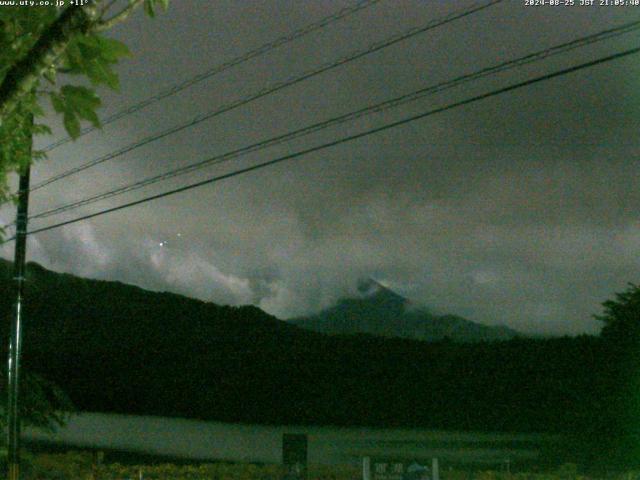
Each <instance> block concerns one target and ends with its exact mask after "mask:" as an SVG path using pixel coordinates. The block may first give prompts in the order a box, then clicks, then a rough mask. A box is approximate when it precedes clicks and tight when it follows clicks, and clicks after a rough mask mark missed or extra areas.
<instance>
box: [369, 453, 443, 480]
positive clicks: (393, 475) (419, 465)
mask: <svg viewBox="0 0 640 480" xmlns="http://www.w3.org/2000/svg"><path fill="white" fill-rule="evenodd" d="M362 478H363V480H439V469H438V459H437V458H434V459H432V460H431V461H428V460H427V461H425V460H415V459H414V460H407V459H399V458H395V459H394V458H371V457H364V459H363V463H362Z"/></svg>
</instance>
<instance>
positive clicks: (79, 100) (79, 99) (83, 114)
mask: <svg viewBox="0 0 640 480" xmlns="http://www.w3.org/2000/svg"><path fill="white" fill-rule="evenodd" d="M60 92H61V93H62V94H63V96H64V99H65V101H66V107H67V110H72V111H73V112H74V113H75V114H77V115H78V116H79V117H80V118H84V119H85V120H89V121H90V122H91V123H92V124H93V125H94V126H95V127H99V126H100V120H99V119H98V116H97V115H96V112H95V110H96V108H98V107H99V106H100V105H101V103H102V102H101V101H100V98H98V96H97V95H96V93H95V92H94V91H93V90H91V89H89V88H86V87H78V86H74V85H65V86H64V87H62V88H61V89H60Z"/></svg>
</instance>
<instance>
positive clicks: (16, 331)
mask: <svg viewBox="0 0 640 480" xmlns="http://www.w3.org/2000/svg"><path fill="white" fill-rule="evenodd" d="M32 122H33V118H32ZM28 153H29V157H31V146H29V152H28ZM29 161H31V158H29ZM30 173H31V169H30V167H29V164H27V166H26V167H24V169H23V170H22V171H21V172H20V186H19V190H18V212H17V215H16V235H15V237H16V244H15V254H14V262H13V282H14V285H15V289H16V303H15V306H14V309H13V319H12V323H11V336H10V338H9V361H8V365H7V383H8V388H7V390H8V395H9V398H8V399H7V400H8V401H7V447H8V463H9V472H8V473H9V477H8V478H9V480H18V478H19V476H20V415H19V412H18V399H19V395H18V394H19V391H20V353H21V352H20V350H21V346H22V345H21V344H22V313H23V312H22V310H23V306H22V299H23V296H24V276H25V263H26V256H27V215H28V210H29V176H30Z"/></svg>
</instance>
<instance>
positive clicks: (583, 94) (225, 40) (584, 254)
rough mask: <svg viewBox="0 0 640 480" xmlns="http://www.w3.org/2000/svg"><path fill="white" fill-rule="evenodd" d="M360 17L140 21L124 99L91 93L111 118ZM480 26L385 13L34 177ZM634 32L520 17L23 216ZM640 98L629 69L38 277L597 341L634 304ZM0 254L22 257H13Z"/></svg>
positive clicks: (260, 175) (44, 241)
mask: <svg viewBox="0 0 640 480" xmlns="http://www.w3.org/2000/svg"><path fill="white" fill-rule="evenodd" d="M353 3H354V2H353V0H351V1H349V2H347V1H333V0H331V1H330V0H305V1H300V0H289V1H286V0H262V1H257V0H241V1H238V0H216V1H201V0H180V1H178V0H174V1H173V2H171V6H170V10H169V12H167V13H166V14H162V15H160V16H158V17H157V18H155V19H153V20H152V19H149V18H147V17H145V16H144V15H143V14H142V12H137V14H136V15H135V16H134V17H133V18H132V19H131V20H130V21H129V22H127V23H125V24H122V25H120V26H118V27H117V28H116V29H114V30H113V31H111V32H110V33H109V34H110V35H112V36H113V37H114V38H117V39H119V40H122V41H124V42H125V43H127V44H128V45H129V47H130V48H131V50H132V52H133V56H132V57H131V58H128V59H125V60H124V61H123V62H122V63H121V64H120V65H119V67H118V71H119V73H120V77H121V84H122V86H121V91H120V92H119V93H115V92H110V91H106V90H105V91H102V90H101V91H100V93H101V97H102V98H103V102H104V108H103V109H102V111H101V116H106V115H108V114H110V113H113V112H116V111H118V110H120V109H121V108H123V107H124V106H126V105H129V104H131V103H134V102H136V101H139V100H141V99H144V98H146V97H148V96H149V95H152V94H154V93H157V92H159V91H161V90H163V89H165V88H167V87H169V86H170V85H172V84H174V83H177V82H180V81H182V80H185V79H187V78H189V77H191V76H193V75H195V74H197V73H199V72H202V71H205V70H207V69H209V68H211V67H213V66H215V65H217V64H220V63H222V62H224V61H227V60H230V59H232V58H234V57H236V56H238V55H240V54H243V53H245V52H246V51H248V50H251V49H253V48H255V47H258V46H260V45H261V44H263V43H265V42H268V41H270V40H273V39H275V38H277V37H279V36H282V35H285V34H287V33H288V32H291V31H293V30H295V29H297V28H299V27H301V26H303V25H305V24H308V23H311V22H313V21H316V20H318V19H320V18H322V17H324V16H326V15H330V14H331V13H333V12H335V11H337V10H339V9H341V8H342V7H344V6H345V5H349V4H353ZM577 3H579V0H576V4H577ZM596 3H598V2H596ZM473 4H475V2H467V1H462V0H459V1H447V2H445V1H427V0H421V1H418V0H415V1H413V0H382V1H380V2H379V3H377V4H375V5H372V6H371V7H369V8H367V9H364V10H362V11H360V12H358V13H355V14H353V15H352V16H350V17H348V18H345V19H342V20H340V21H338V22H336V23H333V24H331V25H329V26H327V27H326V28H324V29H322V30H321V31H320V32H316V33H313V34H310V35H308V36H306V37H304V38H302V39H299V40H296V41H294V42H292V43H290V44H287V45H284V46H282V47H280V48H277V49H275V50H273V51H272V52H270V53H268V54H266V55H263V56H261V57H259V58H257V59H253V60H251V61H249V62H246V63H245V64H242V65H240V66H236V67H234V68H232V69H229V70H228V71H225V72H224V73H222V74H220V75H217V76H215V77H213V78H210V79H207V80H205V81H202V82H200V83H198V84H197V85H194V86H193V87H191V88H188V89H186V90H184V91H182V92H180V93H179V94H177V95H174V96H172V97H170V98H167V99H164V100H162V101H159V102H156V103H154V104H153V105H151V106H149V107H147V108H145V109H144V110H141V111H139V112H137V113H135V114H132V115H129V116H127V117H125V118H123V119H121V120H119V121H117V122H114V123H112V124H110V125H108V126H105V127H104V129H103V130H102V131H98V132H93V133H91V134H88V135H86V136H84V137H82V138H81V139H80V140H78V141H77V142H75V143H72V144H67V145H65V146H63V147H60V148H57V149H55V150H54V151H52V152H51V153H50V158H49V159H48V160H46V161H43V162H41V163H39V164H37V165H36V166H35V167H34V169H33V173H32V177H33V182H34V183H37V182H38V181H41V180H43V179H46V178H47V177H49V176H51V175H53V174H56V173H59V172H62V171H65V170H67V169H68V168H70V167H73V166H75V165H79V164H81V163H83V162H86V161H88V160H92V159H94V158H97V157H99V156H101V155H104V154H105V153H108V152H111V151H113V150H116V149H118V148H120V147H122V146H125V145H128V144H130V143H131V142H135V141H137V140H139V139H141V138H144V137H146V136H147V135H150V134H152V133H155V132H158V131H160V130H164V129H166V128H168V127H171V126H174V125H177V124H179V123H181V122H185V121H187V120H189V119H191V118H193V117H194V116H196V115H198V114H203V113H206V112H209V111H211V110H213V109H215V108H217V107H218V106H220V105H222V104H224V103H227V102H229V101H233V100H235V99H237V98H241V97H244V96H246V95H248V94H250V93H252V92H255V91H257V90H260V89H261V88H263V87H264V86H266V85H272V84H274V83H276V82H279V81H282V80H285V79H287V78H290V77H292V76H295V75H298V74H300V73H301V72H304V71H306V70H309V69H313V68H315V67H316V66H318V65H320V64H322V63H326V62H331V61H333V60H335V59H338V58H340V57H342V56H345V55H347V54H349V53H351V52H353V51H356V50H360V49H363V48H365V47H366V46H368V45H370V44H372V43H375V42H377V41H379V40H381V39H384V38H387V37H389V36H391V35H393V34H395V33H398V32H401V31H405V30H407V29H409V28H411V27H412V26H420V25H423V24H425V23H427V22H429V21H430V20H432V19H435V18H438V17H441V16H443V15H445V14H448V13H450V12H452V11H455V10H460V9H464V8H467V7H469V6H471V5H473ZM636 19H640V7H614V6H608V7H598V6H591V7H583V6H578V5H576V6H573V7H568V6H566V7H565V6H562V7H552V6H538V7H531V6H525V3H524V0H505V1H504V2H503V3H501V4H498V5H496V6H493V7H490V8H488V9H486V10H483V11H481V12H478V13H476V14H474V15H470V16H468V17H465V18H463V19H460V20H458V21H455V22H452V23H450V24H448V25H444V26H442V27H440V28H437V29H434V30H431V31H429V32H427V33H423V34H421V35H418V36H416V37H414V38H412V39H410V40H407V41H403V42H400V43H398V44H396V45H394V46H392V47H389V48H386V49H384V50H382V51H379V52H376V53H373V54H371V55H368V56H366V57H364V58H361V59H359V60H356V61H353V62H351V63H349V64H347V65H344V66H342V67H340V68H337V69H334V70H332V71H330V72H327V73H324V74H321V75H317V76H315V77H314V78H312V79H309V80H307V81H304V82H301V83H298V84H297V85H295V86H292V87H290V88H286V89H283V90H281V91H280V92H278V93H276V94H273V95H269V96H267V97H265V98H262V99H260V100H257V101H255V102H252V103H250V104H248V105H245V106H243V107H241V108H238V109H236V110H234V111H231V112H228V113H225V114H223V115H221V116H218V117H217V118H214V119H211V120H209V121H205V122H202V123H200V124H198V125H197V126H195V127H193V128H189V129H186V130H184V131H182V132H180V133H178V134H175V135H171V136H169V137H166V138H164V139H162V140H159V141H156V142H153V143H151V144H149V145H146V146H144V147H142V148H139V149H137V150H135V151H133V152H131V153H129V154H127V155H124V156H121V157H119V158H117V159H114V160H113V161H110V162H105V163H104V164H102V165H100V166H98V167H95V168H92V169H90V170H86V171H84V172H82V173H79V174H78V175H75V176H71V177H68V178H66V179H64V180H61V181H59V182H56V183H54V184H52V185H50V186H48V187H46V188H43V189H41V190H38V191H36V192H34V193H33V195H32V198H31V206H30V211H31V212H32V213H37V212H39V211H42V210H43V209H46V208H49V207H53V206H57V205H60V204H64V203H67V202H70V201H75V200H78V199H81V198H83V197H86V196H90V195H93V194H95V193H99V192H102V191H106V190H109V189H112V188H115V187H118V186H121V185H125V184H128V183H131V182H133V181H137V180H140V179H142V178H145V177H147V176H150V175H153V174H157V173H161V172H164V171H167V170H171V169H173V168H176V167H178V166H181V165H187V164H188V163H191V162H196V161H198V160H201V159H204V158H207V157H211V156H213V155H216V154H220V153H224V152H226V151H228V150H233V149H235V148H239V147H242V146H245V145H248V144H251V143H254V142H257V141H260V140H263V139H267V138H270V137H272V136H275V135H279V134H282V133H286V132H288V131H291V130H294V129H296V128H299V127H301V126H305V125H307V124H312V123H315V122H318V121H321V120H325V119H327V118H331V117H333V116H336V115H339V114H342V113H347V112H349V111H352V110H356V109H358V108H362V107H364V106H367V105H370V104H373V103H376V102H380V101H383V100H386V99H389V98H392V97H394V96H398V95H401V94H404V93H408V92H411V91H413V90H416V89H418V88H420V87H425V86H429V85H432V84H436V83H438V82H442V81H445V80H448V79H450V78H454V77H456V76H459V75H463V74H466V73H471V72H474V71H476V70H478V69H481V68H483V67H486V66H491V65H494V64H497V63H500V62H502V61H506V60H510V59H512V58H516V57H519V56H522V55H525V54H527V53H531V52H534V51H537V50H540V49H543V48H547V47H550V46H553V45H557V44H560V43H563V42H566V41H569V40H572V39H574V38H578V37H581V36H585V35H588V34H590V33H595V32H598V31H601V30H604V29H607V28H611V27H613V26H616V25H619V24H622V23H625V22H629V21H632V20H636ZM639 45H640V38H639V35H638V33H631V34H627V35H623V36H621V37H618V38H615V39H611V40H607V41H604V42H600V43H597V44H594V45H589V46H587V47H584V48H580V49H577V50H574V51H572V52H569V53H566V54H563V55H560V56H557V57H554V58H551V59H548V60H546V61H542V62H538V63H535V64H532V65H529V66H526V67H523V68H518V69H515V70H513V71H510V72H508V73H504V74H500V75H497V76H495V77H491V78H487V79H483V80H480V81H477V82H472V83H468V84H465V85H463V86H460V87H458V88H454V89H451V90H447V91H445V92H442V93H439V94H436V95H433V96H431V97H427V98H425V99H422V100H419V101H417V102H415V103H412V104H408V105H404V106H401V107H399V108H396V109H391V110H388V111H385V112H383V113H379V114H374V115H371V116H367V117H365V118H363V119H360V120H358V121H355V122H352V123H348V124H345V125H341V126H339V127H334V128H329V129H327V130H326V131H323V132H319V133H315V134H313V135H310V136H308V137H304V138H300V139H296V140H293V141H290V142H288V143H286V144H284V145H279V146H275V147H271V148H268V149H266V150H264V151H261V152H257V153H252V154H250V155H247V156H245V157H242V158H241V159H235V160H232V161H229V162H227V163H225V164H222V165H217V166H212V167H210V168H207V169H203V170H199V171H197V172H194V173H192V174H189V175H186V176H181V177H178V178H174V179H172V180H170V181H166V182H160V183H158V184H156V185H153V186H151V187H147V188H145V189H142V190H139V191H136V192H131V193H129V194H126V195H122V196H119V197H116V198H112V199H109V200H107V201H103V202H100V203H96V204H93V205H90V206H86V207H83V208H81V209H78V210H75V211H73V212H68V213H66V214H64V215H59V216H56V217H50V218H46V219H41V220H39V221H34V222H33V223H32V228H38V227H42V226H46V225H49V224H51V223H54V222H57V221H62V220H65V219H71V218H74V217H76V216H78V215H80V214H83V213H90V212H94V211H98V210H101V209H104V208H108V207H110V206H115V205H119V204H121V203H124V202H126V201H131V200H134V199H137V198H141V197H143V196H145V195H150V194H153V193H158V192H161V191H164V190H168V189H171V188H175V187H178V186H180V185H185V184H187V183H190V182H193V181H196V180H198V179H203V178H206V177H208V176H212V175H215V174H221V173H225V172H230V171H233V170H235V169H237V168H241V167H244V166H248V165H251V164H253V163H257V162H260V161H264V160H268V159H271V158H276V157H278V156H281V155H285V154H288V153H292V152H296V151H298V150H302V149H304V148H309V147H312V146H314V145H318V144H321V143H325V142H328V141H330V140H333V139H336V138H339V137H342V136H345V135H349V134H354V133H357V132H361V131H364V130H367V129H369V128H374V127H376V126H380V125H383V124H385V123H389V122H392V121H395V120H399V119H401V118H404V117H406V116H410V115H413V114H416V113H419V112H422V111H427V110H430V109H432V108H435V107H438V106H442V105H446V104H448V103H451V102H455V101H459V100H463V99H465V98H468V97H472V96H474V95H478V94H481V93H484V92H487V91H490V90H493V89H496V88H499V87H501V86H504V85H507V84H509V83H515V82H518V81H523V80H526V79H529V78H532V77H535V76H538V75H542V74H544V73H547V72H551V71H554V70H558V69H561V68H565V67H568V66H571V65H575V64H579V63H582V62H586V61H589V60H593V59H596V58H599V57H602V56H606V55H609V54H612V53H616V52H619V51H622V50H625V49H628V48H632V47H636V46H639ZM639 78H640V55H635V56H629V57H625V58H623V59H620V60H615V61H613V62H609V63H606V64H603V65H600V66H596V67H593V68H590V69H586V70H582V71H580V72H577V73H574V74H570V75H566V76H563V77H561V78H556V79H553V80H550V81H547V82H541V83H538V84H535V85H533V86H530V87H525V88H522V89H519V90H517V91H513V92H510V93H506V94H503V95H500V96H497V97H494V98H490V99H486V100H483V101H479V102H476V103H474V104H472V105H468V106H464V107H461V108H458V109H455V110H452V111H449V112H445V113H441V114H438V115H434V116H431V117H428V118H425V119H422V120H419V121H415V122H412V123H409V124H406V125H404V126H401V127H398V128H395V129H392V130H388V131H385V132H382V133H379V134H375V135H372V136H369V137H366V138H362V139H360V140H356V141H353V142H348V143H344V144H341V145H339V146H336V147H332V148H328V149H325V150H322V151H319V152H316V153H313V154H310V155H307V156H304V157H300V158H299V159H297V160H294V161H290V162H284V163H280V164H278V165H276V166H273V167H269V168H266V169H262V170H258V171H255V172H251V173H248V174H246V175H242V176H238V177H234V178H232V179H228V180H225V181H222V182H219V183H215V184H212V185H208V186H204V187H201V188H198V189H194V190H190V191H188V192H184V193H181V194H178V195H175V196H171V197H167V198H163V199H161V200H158V201H154V202H150V203H146V204H144V205H140V206H136V207H133V208H129V209H127V210H123V211H120V212H116V213H112V214H109V215H105V216H102V217H99V218H95V219H92V220H89V221H86V222H81V223H77V224H74V225H70V226H67V227H63V228H60V229H57V230H53V231H50V232H46V233H42V234H38V235H34V236H32V237H30V240H29V244H28V248H29V259H30V260H33V261H37V262H39V263H41V264H43V265H44V266H45V267H47V268H51V269H53V270H56V271H64V272H70V273H74V274H77V275H82V276H87V277H91V278H100V279H110V280H119V281H122V282H126V283H133V284H137V285H140V286H142V287H144V288H149V289H154V290H167V291H172V292H177V293H182V294H185V295H189V296H193V297H197V298H201V299H204V300H209V301H213V302H216V303H221V304H234V305H237V304H248V303H251V304H255V305H257V306H259V307H261V308H262V309H264V310H266V311H267V312H269V313H272V314H274V315H276V316H278V317H279V318H283V319H286V318H289V317H293V316H298V315H302V314H306V313H311V312H317V311H318V310H320V309H322V308H325V307H327V306H329V305H332V304H333V303H334V302H335V301H336V300H337V299H339V298H341V297H344V296H348V295H352V294H354V293H355V292H356V288H357V282H358V280H359V279H361V278H367V277H372V278H375V279H376V280H378V281H379V282H381V283H383V284H384V285H387V286H389V287H391V288H393V289H394V290H395V291H397V292H398V293H400V294H402V295H404V296H406V297H407V298H409V299H411V300H412V301H413V302H415V303H416V304H420V305H426V306H428V307H429V308H431V309H432V310H433V311H435V312H437V313H445V312H446V313H455V314H459V315H462V316H465V317H466V318H469V319H471V320H474V321H477V322H480V323H485V324H506V325H508V326H510V327H513V328H515V329H518V330H521V331H523V332H526V333H537V334H578V333H597V331H598V330H599V323H598V322H597V321H595V320H594V319H593V317H592V315H593V314H596V313H599V312H600V311H601V309H600V303H601V302H603V301H604V300H606V299H607V298H610V297H612V295H613V294H614V292H617V291H621V290H624V289H625V288H626V284H627V283H628V282H638V281H640V255H639V252H640V219H639V217H638V212H639V207H640V188H638V187H639V174H640V169H639V168H638V160H637V155H638V153H637V152H638V147H640V135H639V129H638V127H639V126H640V122H639V121H638V120H639V118H640V117H639V115H640V80H638V79H639ZM71 80H72V81H74V82H78V81H79V80H77V79H71ZM47 108H48V107H47ZM50 118H51V120H50V122H49V124H50V125H51V126H52V127H54V137H55V139H57V138H60V137H62V136H63V135H64V134H63V131H62V128H61V121H60V120H59V119H58V118H55V116H53V115H51V117H50ZM53 139H54V138H52V137H48V138H44V137H42V138H38V145H39V146H41V147H42V146H45V145H47V144H49V143H50V142H51V141H52V140H53ZM13 216H14V212H13V209H12V208H9V207H6V206H5V207H4V208H3V209H2V210H0V220H2V221H4V222H9V221H12V220H13ZM1 248H2V249H1V250H0V252H1V254H2V256H3V257H5V258H10V257H11V256H12V252H13V244H11V245H5V246H4V247H1Z"/></svg>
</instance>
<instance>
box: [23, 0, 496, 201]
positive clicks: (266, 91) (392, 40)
mask: <svg viewBox="0 0 640 480" xmlns="http://www.w3.org/2000/svg"><path fill="white" fill-rule="evenodd" d="M503 1H504V0H490V1H489V2H485V3H483V4H481V5H478V4H475V5H474V6H473V7H471V8H468V9H465V10H461V11H460V10H459V11H456V12H454V13H451V14H449V15H447V16H444V17H442V18H440V19H437V20H433V21H431V22H429V23H427V24H426V25H424V26H421V27H414V28H411V29H409V30H407V31H405V32H402V33H400V34H397V35H394V36H392V37H389V38H388V39H386V40H383V41H381V42H377V43H374V44H372V45H370V46H369V47H367V48H366V49H364V50H359V51H357V52H354V53H351V54H349V55H347V56H345V57H342V58H340V59H339V60H337V61H334V62H331V63H327V64H323V65H321V66H319V67H316V68H314V69H313V70H310V71H307V72H304V73H302V74H300V75H297V76H294V77H291V78H289V79H287V80H284V81H281V82H277V83H275V84H273V85H271V86H267V87H265V88H263V89H262V90H259V91H258V92H256V93H252V94H249V95H248V96H246V97H243V98H240V99H238V100H235V101H233V102H230V103H228V104H225V105H222V106H221V107H219V108H217V109H216V110H213V111H211V112H208V113H205V114H202V115H198V116H196V117H194V118H193V119H192V120H191V121H189V122H186V123H182V124H180V125H176V126H174V127H171V128H169V129H167V130H164V131H162V132H160V133H157V134H153V135H150V136H148V137H146V138H144V139H142V140H139V141H138V142H135V143H132V144H129V145H127V146H126V147H123V148H121V149H119V150H116V151H115V152H112V153H109V154H107V155H104V156H102V157H99V158H96V159H94V160H91V161H89V162H87V163H84V164H82V165H79V166H77V167H75V168H71V169H69V170H67V171H65V172H62V173H60V174H58V175H55V176H53V177H51V178H49V179H47V180H44V181H42V182H40V183H38V184H36V185H34V186H32V187H31V191H32V192H33V191H35V190H38V189H40V188H42V187H44V186H46V185H50V184H51V183H54V182H57V181H58V180H61V179H63V178H66V177H69V176H71V175H74V174H76V173H78V172H82V171H84V170H86V169H88V168H91V167H93V166H95V165H98V164H100V163H103V162H106V161H108V160H112V159H114V158H116V157H119V156H121V155H124V154H125V153H129V152H131V151H133V150H135V149H137V148H140V147H142V146H144V145H147V144H149V143H151V142H154V141H156V140H159V139H161V138H164V137H167V136H169V135H173V134H174V133H177V132H180V131H182V130H184V129H186V128H189V127H192V126H194V125H197V124H199V123H202V122H204V121H205V120H209V119H211V118H213V117H216V116H218V115H221V114H223V113H226V112H228V111H230V110H234V109H236V108H238V107H241V106H244V105H246V104H248V103H250V102H253V101H254V100H258V99H260V98H263V97H266V96H267V95H270V94H272V93H275V92H278V91H280V90H282V89H284V88H287V87H290V86H292V85H295V84H297V83H300V82H302V81H304V80H307V79H309V78H312V77H315V76H316V75H320V74H321V73H324V72H327V71H329V70H333V69H334V68H337V67H340V66H342V65H345V64H347V63H350V62H352V61H354V60H357V59H360V58H362V57H364V56H366V55H369V54H371V53H374V52H377V51H379V50H382V49H384V48H387V47H390V46H391V45H394V44H396V43H398V42H401V41H403V40H407V39H409V38H411V37H414V36H416V35H419V34H421V33H424V32H427V31H429V30H432V29H434V28H437V27H440V26H442V25H446V24H448V23H451V22H453V21H455V20H458V19H461V18H464V17H466V16H468V15H472V14H474V13H476V12H479V11H481V10H484V9H486V8H488V7H490V6H492V5H495V4H497V3H501V2H503Z"/></svg>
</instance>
